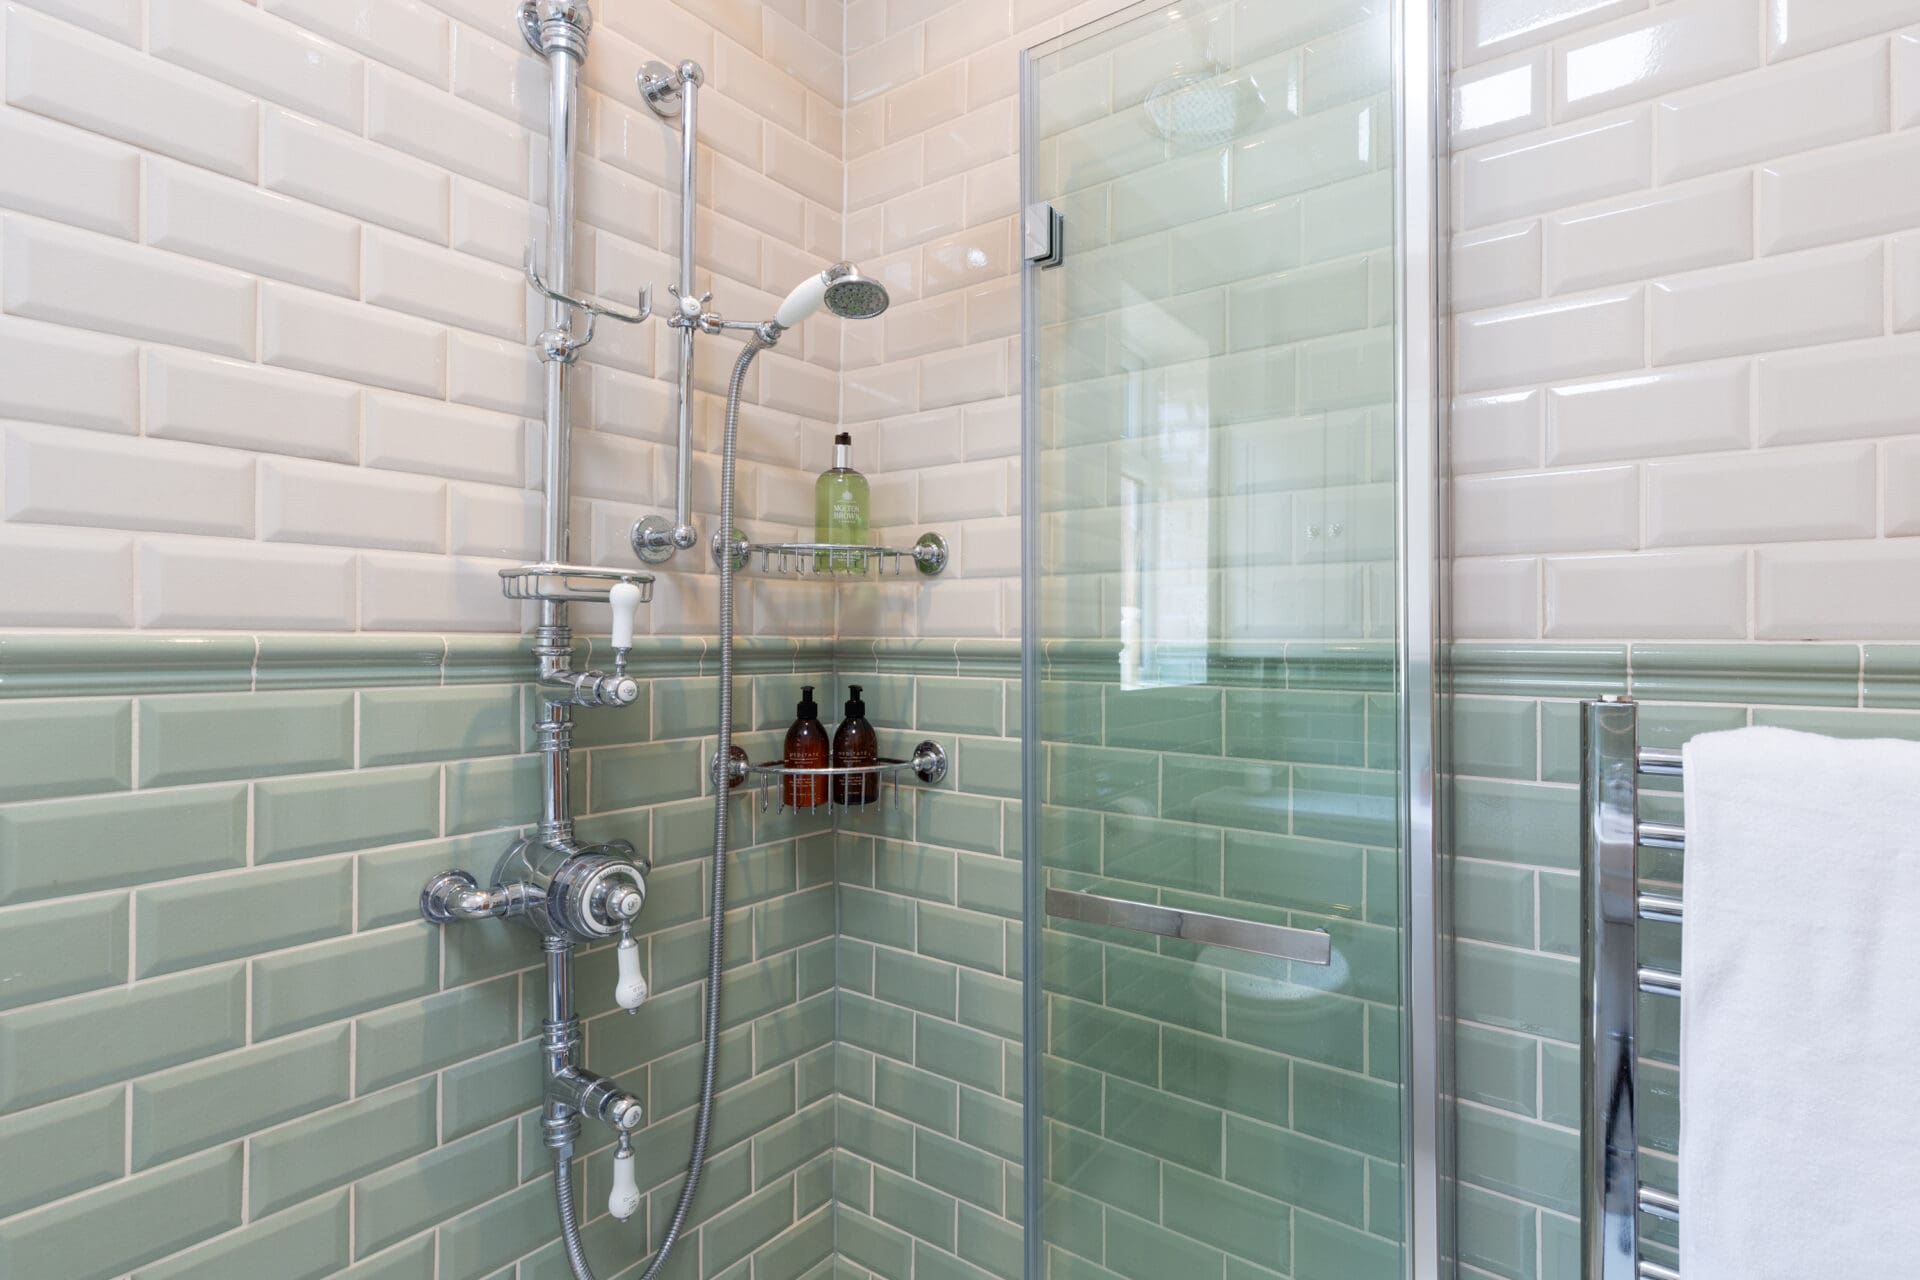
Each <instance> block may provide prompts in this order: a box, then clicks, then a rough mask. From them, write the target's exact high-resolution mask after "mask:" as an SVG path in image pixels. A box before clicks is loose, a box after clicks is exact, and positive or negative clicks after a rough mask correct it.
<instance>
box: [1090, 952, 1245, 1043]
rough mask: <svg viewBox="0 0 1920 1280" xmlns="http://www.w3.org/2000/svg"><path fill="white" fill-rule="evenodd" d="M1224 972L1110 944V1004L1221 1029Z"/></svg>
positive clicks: (1216, 1032)
mask: <svg viewBox="0 0 1920 1280" xmlns="http://www.w3.org/2000/svg"><path fill="white" fill-rule="evenodd" d="M1221 986H1222V980H1221V975H1220V971H1219V970H1217V969H1211V968H1207V967H1205V966H1201V965H1194V964H1190V963H1187V962H1186V961H1184V960H1177V959H1174V958H1172V957H1169V956H1160V955H1154V954H1152V953H1150V952H1137V951H1130V950H1127V949H1125V948H1121V947H1109V948H1107V954H1106V990H1107V1004H1108V1005H1110V1006H1111V1007H1112V1008H1114V1009H1117V1010H1120V1011H1122V1012H1126V1013H1133V1014H1138V1015H1140V1016H1141V1017H1145V1018H1151V1019H1153V1020H1154V1021H1156V1022H1171V1023H1174V1024H1175V1025H1177V1026H1182V1027H1187V1028H1189V1029H1191V1030H1194V1031H1205V1032H1208V1033H1210V1034H1212V1035H1219V1034H1220V1027H1221V1013H1220V1002H1221Z"/></svg>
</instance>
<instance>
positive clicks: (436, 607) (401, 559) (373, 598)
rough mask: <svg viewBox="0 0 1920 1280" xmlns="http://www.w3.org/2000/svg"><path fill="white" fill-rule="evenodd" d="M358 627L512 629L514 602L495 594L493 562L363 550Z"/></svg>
mask: <svg viewBox="0 0 1920 1280" xmlns="http://www.w3.org/2000/svg"><path fill="white" fill-rule="evenodd" d="M358 560H359V566H360V574H359V577H360V625H361V626H362V627H364V628H366V629H367V630H369V631H438V630H441V629H443V628H444V629H445V630H448V631H518V630H520V623H521V609H520V602H519V601H517V600H509V599H507V598H506V597H505V596H503V595H502V594H501V593H500V570H502V569H505V568H510V567H511V566H510V565H508V564H507V563H505V562H503V561H499V560H479V559H473V558H470V557H467V556H422V555H403V554H400V553H397V552H385V551H363V552H361V553H360V555H359V556H358Z"/></svg>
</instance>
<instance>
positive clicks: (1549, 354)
mask: <svg viewBox="0 0 1920 1280" xmlns="http://www.w3.org/2000/svg"><path fill="white" fill-rule="evenodd" d="M1645 310H1646V296H1645V291H1644V290H1642V289H1640V288H1638V287H1635V288H1630V289H1629V288H1621V289H1610V290H1607V291H1604V292H1601V293H1593V294H1586V295H1584V296H1582V297H1578V298H1568V299H1564V300H1561V301H1555V302H1539V303H1531V304H1528V305H1526V306H1519V307H1505V308H1501V309H1499V310H1494V311H1478V312H1474V313H1473V314H1471V315H1465V316H1461V317H1459V318H1458V320H1457V321H1456V334H1457V345H1456V351H1455V360H1456V365H1455V368H1456V370H1457V373H1458V380H1459V387H1460V389H1461V390H1462V391H1483V390H1491V389H1494V388H1496V387H1512V386H1518V385H1520V384H1522V383H1527V382H1547V381H1551V380H1553V379H1556V378H1577V377H1579V376H1581V375H1582V374H1591V373H1609V372H1613V371H1615V370H1624V369H1637V368H1639V367H1641V365H1642V362H1643V359H1642V358H1643V351H1644V343H1645V336H1644V328H1645V319H1644V317H1645Z"/></svg>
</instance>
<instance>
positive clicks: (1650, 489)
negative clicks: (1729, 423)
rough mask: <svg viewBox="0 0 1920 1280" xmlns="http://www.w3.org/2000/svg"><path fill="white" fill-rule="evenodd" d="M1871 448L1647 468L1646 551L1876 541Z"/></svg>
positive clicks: (1781, 452) (1766, 453)
mask: <svg viewBox="0 0 1920 1280" xmlns="http://www.w3.org/2000/svg"><path fill="white" fill-rule="evenodd" d="M1874 478H1875V476H1874V448H1873V446H1872V445H1870V444H1842V445H1825V446H1821V447H1818V448H1812V449H1762V450H1760V451H1759V452H1756V453H1736V454H1723V455H1721V456H1719V457H1715V458H1684V459H1675V460H1673V461H1667V462H1650V463H1648V464H1647V545H1649V546H1685V545H1689V544H1700V543H1717V544H1722V545H1732V544H1736V543H1757V542H1800V541H1810V540H1813V539H1816V538H1871V537H1872V536H1873V535H1874V497H1873V491H1874Z"/></svg>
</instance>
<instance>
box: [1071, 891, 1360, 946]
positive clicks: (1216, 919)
mask: <svg viewBox="0 0 1920 1280" xmlns="http://www.w3.org/2000/svg"><path fill="white" fill-rule="evenodd" d="M1047 914H1048V915H1050V916H1056V917H1058V918H1059V919H1062V920H1078V921H1080V922H1081V923H1082V924H1104V925H1111V926H1113V927H1114V928H1116V929H1132V930H1135V931H1136V932H1139V933H1155V934H1159V935H1160V936H1161V937H1164V938H1182V939H1185V940H1186V941H1188V942H1203V943H1210V944H1212V945H1214V946H1218V947H1232V948H1234V949H1236V950H1239V951H1252V952H1255V953H1257V954H1259V955H1263V956H1278V957H1280V958H1281V959H1282V960H1298V961H1299V962H1301V963H1302V964H1331V963H1332V962H1333V938H1332V936H1331V935H1329V934H1327V933H1325V932H1324V931H1322V930H1319V929H1293V928H1289V927H1288V926H1286V925H1281V924H1262V923H1261V922H1260V921H1257V920H1237V919H1235V918H1234V917H1232V916H1217V915H1214V914H1213V913H1211V912H1207V911H1186V910H1183V909H1181V908H1179V907H1167V906H1162V905H1160V904H1159V903H1157V902H1133V901H1130V900H1128V899H1126V898H1106V897H1102V896H1101V895H1099V894H1097V893H1082V892H1080V891H1079V890H1077V889H1049V890H1047Z"/></svg>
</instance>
